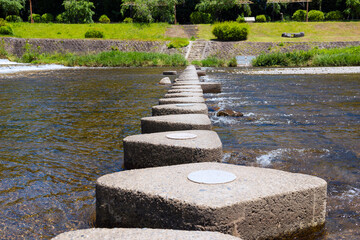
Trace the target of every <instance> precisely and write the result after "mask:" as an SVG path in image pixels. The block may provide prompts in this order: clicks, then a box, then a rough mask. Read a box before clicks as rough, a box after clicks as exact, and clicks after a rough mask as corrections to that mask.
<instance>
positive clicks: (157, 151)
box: [123, 130, 222, 169]
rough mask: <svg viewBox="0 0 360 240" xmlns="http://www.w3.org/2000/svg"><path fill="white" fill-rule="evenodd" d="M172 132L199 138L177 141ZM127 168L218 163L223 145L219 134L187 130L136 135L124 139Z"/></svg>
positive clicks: (125, 164)
mask: <svg viewBox="0 0 360 240" xmlns="http://www.w3.org/2000/svg"><path fill="white" fill-rule="evenodd" d="M173 133H191V134H196V135H197V137H196V138H194V139H188V140H174V139H170V138H168V137H166V136H167V135H169V134H173ZM123 142H124V166H125V167H126V168H127V169H135V168H148V167H157V166H169V165H175V164H183V163H192V162H219V161H221V159H222V143H221V141H220V139H219V136H218V135H217V133H216V132H213V131H206V130H186V131H172V132H159V133H151V134H141V135H133V136H129V137H126V138H124V140H123Z"/></svg>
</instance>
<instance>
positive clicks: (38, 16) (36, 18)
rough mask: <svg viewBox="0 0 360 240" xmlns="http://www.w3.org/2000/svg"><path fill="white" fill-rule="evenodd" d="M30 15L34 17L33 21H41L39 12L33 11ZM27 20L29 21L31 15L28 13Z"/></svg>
mask: <svg viewBox="0 0 360 240" xmlns="http://www.w3.org/2000/svg"><path fill="white" fill-rule="evenodd" d="M32 17H33V19H34V22H36V23H40V22H42V19H41V15H40V14H36V13H33V15H32ZM28 21H29V22H31V15H29V17H28Z"/></svg>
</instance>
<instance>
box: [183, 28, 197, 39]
mask: <svg viewBox="0 0 360 240" xmlns="http://www.w3.org/2000/svg"><path fill="white" fill-rule="evenodd" d="M182 27H183V29H184V31H185V33H186V34H187V36H188V38H191V37H195V38H197V37H198V27H197V26H196V25H182Z"/></svg>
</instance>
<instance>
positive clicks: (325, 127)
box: [206, 72, 360, 239]
mask: <svg viewBox="0 0 360 240" xmlns="http://www.w3.org/2000/svg"><path fill="white" fill-rule="evenodd" d="M208 78H209V79H210V80H211V81H221V82H222V84H223V93H221V94H207V95H206V98H207V104H208V105H209V106H210V107H211V108H213V109H215V110H216V109H217V107H220V108H221V109H226V108H228V109H233V110H236V111H240V112H242V113H244V115H245V117H243V118H230V117H217V116H216V111H214V112H212V113H210V115H211V119H212V122H213V124H214V130H215V131H217V132H218V134H219V135H220V138H221V140H222V142H223V144H224V151H225V157H224V161H226V162H230V163H235V164H241V165H247V166H260V167H270V168H275V169H281V170H285V171H290V172H300V173H306V174H311V175H315V176H318V177H321V178H324V179H325V180H326V181H327V182H328V207H327V223H326V228H325V235H324V236H322V237H320V239H360V75H300V76H299V75H294V76H289V75H276V76H269V75H257V76H256V75H254V76H253V75H252V76H248V75H233V74H230V73H226V72H225V73H223V72H222V73H212V74H209V76H208Z"/></svg>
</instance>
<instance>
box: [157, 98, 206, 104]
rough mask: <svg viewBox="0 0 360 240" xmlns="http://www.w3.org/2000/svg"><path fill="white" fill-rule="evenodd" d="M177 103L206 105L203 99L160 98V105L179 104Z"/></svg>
mask: <svg viewBox="0 0 360 240" xmlns="http://www.w3.org/2000/svg"><path fill="white" fill-rule="evenodd" d="M177 103H205V100H204V98H202V97H179V98H160V99H159V104H160V105H163V104H177Z"/></svg>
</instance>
